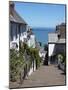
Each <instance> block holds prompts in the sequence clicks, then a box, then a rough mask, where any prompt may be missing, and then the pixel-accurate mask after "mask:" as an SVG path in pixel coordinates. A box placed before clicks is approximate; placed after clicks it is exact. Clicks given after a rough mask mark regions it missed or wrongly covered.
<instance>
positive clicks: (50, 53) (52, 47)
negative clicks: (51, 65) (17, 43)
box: [48, 44, 55, 56]
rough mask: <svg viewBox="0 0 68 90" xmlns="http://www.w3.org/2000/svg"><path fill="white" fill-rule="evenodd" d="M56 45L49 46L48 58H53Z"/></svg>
mask: <svg viewBox="0 0 68 90" xmlns="http://www.w3.org/2000/svg"><path fill="white" fill-rule="evenodd" d="M54 46H55V44H49V45H48V56H51V55H52V54H53V50H54Z"/></svg>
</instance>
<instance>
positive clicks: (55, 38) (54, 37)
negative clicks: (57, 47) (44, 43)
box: [48, 33, 58, 43]
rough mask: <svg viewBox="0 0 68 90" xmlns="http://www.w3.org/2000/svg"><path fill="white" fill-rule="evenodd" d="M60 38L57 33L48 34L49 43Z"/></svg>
mask: <svg viewBox="0 0 68 90" xmlns="http://www.w3.org/2000/svg"><path fill="white" fill-rule="evenodd" d="M57 40H58V37H57V33H49V34H48V43H56V42H57Z"/></svg>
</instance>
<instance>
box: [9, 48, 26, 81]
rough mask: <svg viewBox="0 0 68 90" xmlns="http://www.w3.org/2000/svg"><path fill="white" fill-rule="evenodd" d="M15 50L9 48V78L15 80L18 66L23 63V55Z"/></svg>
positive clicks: (17, 74) (18, 70)
mask: <svg viewBox="0 0 68 90" xmlns="http://www.w3.org/2000/svg"><path fill="white" fill-rule="evenodd" d="M18 54H19V52H17V51H15V50H13V49H12V50H10V80H11V81H16V80H17V79H18V77H19V73H20V68H22V65H23V63H24V59H23V55H21V53H20V54H19V55H18Z"/></svg>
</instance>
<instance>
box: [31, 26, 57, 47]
mask: <svg viewBox="0 0 68 90" xmlns="http://www.w3.org/2000/svg"><path fill="white" fill-rule="evenodd" d="M55 30H56V29H55V28H44V27H41V28H39V27H34V28H32V31H33V33H34V34H35V36H36V39H37V41H38V42H41V43H42V45H43V46H44V45H45V44H48V33H51V32H55Z"/></svg>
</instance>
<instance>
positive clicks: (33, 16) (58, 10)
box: [15, 2, 65, 28]
mask: <svg viewBox="0 0 68 90" xmlns="http://www.w3.org/2000/svg"><path fill="white" fill-rule="evenodd" d="M15 9H16V11H17V12H18V13H19V15H20V16H21V17H22V18H23V19H24V20H25V21H26V22H27V24H28V25H29V26H31V27H48V28H55V27H56V25H58V24H61V23H62V22H65V5H60V4H59V5H58V4H40V3H25V2H15Z"/></svg>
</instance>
